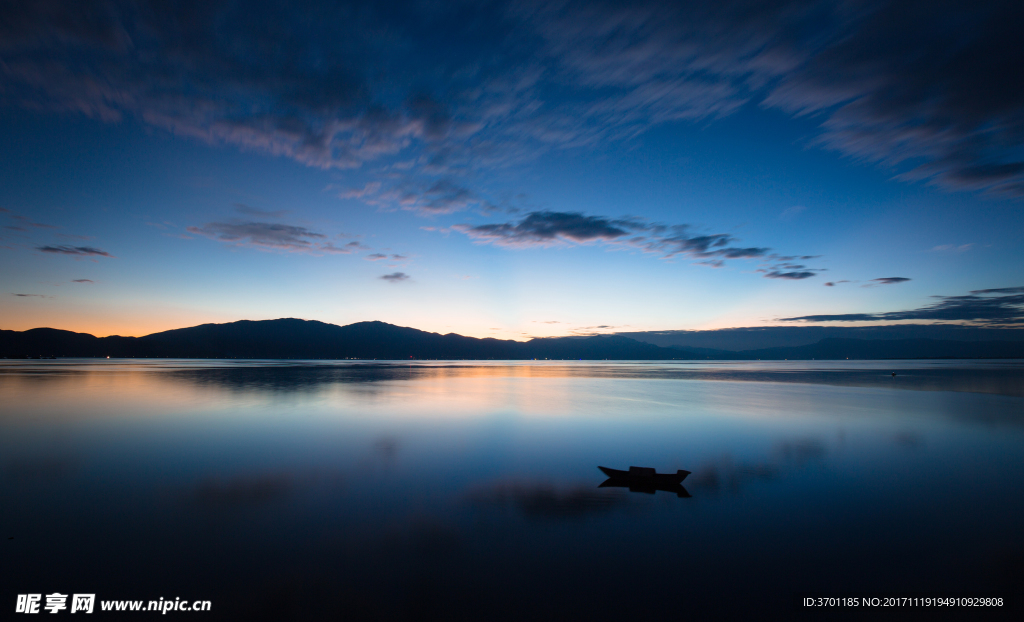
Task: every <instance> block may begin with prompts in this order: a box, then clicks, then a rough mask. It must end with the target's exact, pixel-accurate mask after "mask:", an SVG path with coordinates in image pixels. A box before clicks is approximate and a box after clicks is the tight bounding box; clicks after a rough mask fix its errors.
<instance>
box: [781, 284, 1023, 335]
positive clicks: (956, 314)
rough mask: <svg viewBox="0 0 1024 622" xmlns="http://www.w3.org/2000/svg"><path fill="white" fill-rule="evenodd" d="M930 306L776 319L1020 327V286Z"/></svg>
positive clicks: (943, 298)
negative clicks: (922, 321) (961, 323)
mask: <svg viewBox="0 0 1024 622" xmlns="http://www.w3.org/2000/svg"><path fill="white" fill-rule="evenodd" d="M932 298H934V299H936V301H935V302H933V303H932V304H929V305H926V306H923V307H920V308H918V309H911V310H908V311H886V312H881V313H841V314H832V315H803V316H798V317H786V318H779V321H782V322H880V321H886V322H893V321H900V320H926V321H934V322H969V323H971V324H976V325H982V326H1021V325H1024V287H1004V288H998V289H978V290H974V291H972V292H970V294H968V295H964V296H932Z"/></svg>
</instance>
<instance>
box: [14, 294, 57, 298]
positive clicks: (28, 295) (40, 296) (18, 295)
mask: <svg viewBox="0 0 1024 622" xmlns="http://www.w3.org/2000/svg"><path fill="white" fill-rule="evenodd" d="M11 295H12V296H17V297H18V298H53V296H46V295H44V294H11Z"/></svg>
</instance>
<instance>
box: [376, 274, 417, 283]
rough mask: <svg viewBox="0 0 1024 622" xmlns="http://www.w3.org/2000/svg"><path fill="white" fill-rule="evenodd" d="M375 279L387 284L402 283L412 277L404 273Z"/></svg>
mask: <svg viewBox="0 0 1024 622" xmlns="http://www.w3.org/2000/svg"><path fill="white" fill-rule="evenodd" d="M377 278H379V279H382V280H384V281H387V282H389V283H401V282H403V281H408V280H409V279H410V278H412V277H410V276H409V275H408V274H406V273H404V272H392V273H391V274H385V275H383V276H380V277H377Z"/></svg>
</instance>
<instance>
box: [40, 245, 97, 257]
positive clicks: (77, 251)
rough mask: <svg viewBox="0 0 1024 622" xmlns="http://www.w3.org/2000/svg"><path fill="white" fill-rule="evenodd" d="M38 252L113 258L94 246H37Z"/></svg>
mask: <svg viewBox="0 0 1024 622" xmlns="http://www.w3.org/2000/svg"><path fill="white" fill-rule="evenodd" d="M36 250H37V251H42V252H44V253H54V254H58V255H78V256H97V257H113V255H111V254H110V253H108V252H106V251H103V250H100V249H98V248H93V247H92V246H37V247H36Z"/></svg>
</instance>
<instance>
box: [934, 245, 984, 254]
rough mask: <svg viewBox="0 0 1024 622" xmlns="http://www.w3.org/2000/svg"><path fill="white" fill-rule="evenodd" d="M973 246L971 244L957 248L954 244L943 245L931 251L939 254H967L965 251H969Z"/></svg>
mask: <svg viewBox="0 0 1024 622" xmlns="http://www.w3.org/2000/svg"><path fill="white" fill-rule="evenodd" d="M973 246H974V244H973V243H971V244H961V245H959V246H957V245H956V244H943V245H941V246H935V247H933V248H932V251H934V252H937V253H941V252H951V253H964V252H967V251H969V250H971V248H972V247H973Z"/></svg>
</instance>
